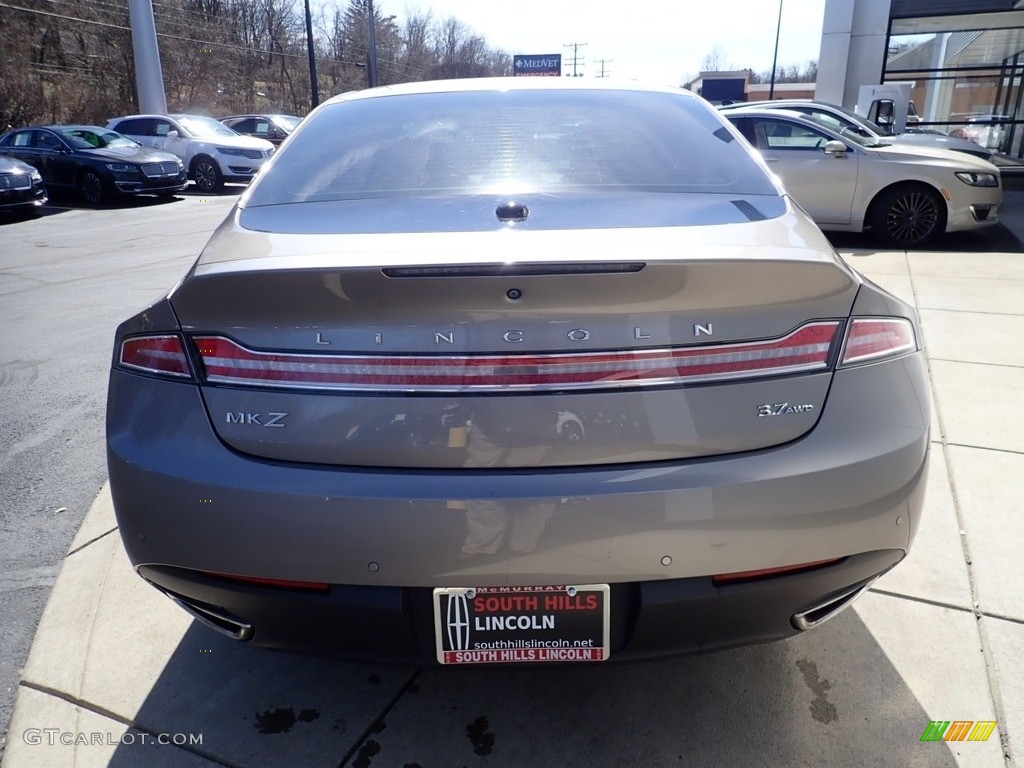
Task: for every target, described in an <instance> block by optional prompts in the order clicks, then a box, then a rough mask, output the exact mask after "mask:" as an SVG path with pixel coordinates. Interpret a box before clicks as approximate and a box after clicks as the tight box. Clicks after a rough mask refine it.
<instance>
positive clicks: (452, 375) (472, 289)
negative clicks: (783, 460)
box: [170, 214, 859, 469]
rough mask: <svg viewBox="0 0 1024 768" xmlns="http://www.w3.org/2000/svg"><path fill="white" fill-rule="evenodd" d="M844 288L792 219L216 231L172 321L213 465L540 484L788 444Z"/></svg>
mask: <svg viewBox="0 0 1024 768" xmlns="http://www.w3.org/2000/svg"><path fill="white" fill-rule="evenodd" d="M225 229H227V230H230V232H229V234H230V238H229V239H228V240H223V239H222V236H223V234H224V230H225ZM764 242H783V243H791V245H787V246H784V247H775V248H772V247H767V246H765V245H763V243H764ZM858 286H859V281H858V279H857V277H856V276H855V275H854V273H852V272H851V271H850V270H849V269H847V268H846V267H845V266H844V265H842V263H841V262H840V261H839V260H838V259H837V258H836V257H835V256H834V254H833V253H832V252H831V249H830V248H829V247H828V245H827V243H826V242H825V241H824V239H823V238H822V237H821V235H820V233H818V232H817V230H816V229H814V228H813V227H811V226H810V225H808V224H806V223H804V219H803V218H802V217H800V216H798V215H792V214H787V215H784V216H781V217H778V218H775V219H771V220H769V221H763V222H757V223H756V224H749V225H743V226H731V227H726V226H721V227H652V228H649V229H627V228H621V229H607V230H575V231H550V230H549V231H524V230H520V231H511V230H507V231H499V232H472V233H460V234H448V233H422V234H416V235H409V234H396V235H381V234H376V235H366V236H362V235H329V234H323V235H307V236H303V235H292V234H290V235H280V234H271V233H261V232H252V231H249V230H245V229H242V228H241V227H238V226H237V224H235V223H231V222H230V221H229V222H228V223H226V224H225V227H224V228H222V231H221V233H219V234H218V236H215V238H214V240H213V241H212V242H211V245H210V247H209V248H208V251H207V253H206V254H204V257H203V259H201V260H200V262H199V263H198V264H197V266H196V268H195V269H194V270H193V272H192V273H191V274H190V275H189V276H188V278H186V280H185V281H183V283H182V284H181V285H180V286H179V287H178V288H177V289H176V290H175V291H174V292H173V293H172V295H171V297H170V299H171V303H172V306H173V308H174V310H175V312H176V314H177V316H178V319H179V322H180V323H181V325H182V328H183V330H184V331H185V333H186V335H187V336H188V337H189V338H190V339H191V340H192V344H193V346H194V352H195V356H196V359H197V360H201V361H202V365H201V369H202V372H201V376H202V393H203V397H204V399H205V402H206V405H207V408H208V411H209V414H210V418H211V420H212V423H213V426H214V428H215V429H216V431H217V433H218V434H219V435H220V437H221V439H223V440H224V441H225V443H227V444H228V445H230V446H231V447H232V448H235V449H237V450H239V451H242V452H245V453H248V454H251V455H254V456H260V457H264V458H268V459H277V460H286V461H299V462H314V463H321V464H333V465H347V466H373V467H395V468H424V469H427V468H445V469H453V468H474V467H508V468H526V467H530V468H537V467H556V466H583V465H594V464H611V463H622V462H640V461H656V460H672V459H682V458H693V457H702V456H712V455H718V454H724V453H734V452H739V451H748V450H755V449H759V448H765V447H769V446H773V445H778V444H781V443H785V442H788V441H790V440H794V439H796V438H798V437H800V436H801V435H802V434H804V433H806V432H807V431H808V430H809V429H811V428H812V427H813V425H814V424H815V423H816V421H817V419H818V416H819V414H820V411H821V409H822V408H823V406H824V403H825V397H826V394H827V391H828V386H829V382H830V377H831V373H830V370H831V366H832V363H833V360H834V355H835V354H836V353H837V351H838V347H839V343H840V340H841V337H842V332H843V328H844V321H845V319H846V317H847V316H848V314H849V312H850V308H851V306H852V304H853V300H854V297H855V295H856V292H857V288H858Z"/></svg>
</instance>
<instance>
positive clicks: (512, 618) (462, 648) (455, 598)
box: [434, 584, 611, 665]
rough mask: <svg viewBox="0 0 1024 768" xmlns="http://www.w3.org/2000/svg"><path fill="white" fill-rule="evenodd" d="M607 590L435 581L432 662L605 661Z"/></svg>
mask: <svg viewBox="0 0 1024 768" xmlns="http://www.w3.org/2000/svg"><path fill="white" fill-rule="evenodd" d="M609 594H610V589H609V586H608V585H607V584H579V585H562V586H532V587H438V588H436V589H435V590H434V637H435V640H436V646H437V660H438V663H440V664H446V665H452V664H514V663H562V662H580V661H605V660H607V659H608V656H609V655H610V649H609V642H608V641H609V614H610V610H611V605H610V600H609Z"/></svg>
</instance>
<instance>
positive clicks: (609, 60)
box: [597, 59, 615, 77]
mask: <svg viewBox="0 0 1024 768" xmlns="http://www.w3.org/2000/svg"><path fill="white" fill-rule="evenodd" d="M613 61H615V59H597V63H598V64H600V65H601V74H600V75H598V77H608V75H607V74H605V71H604V65H605V64H611V63H612V62H613Z"/></svg>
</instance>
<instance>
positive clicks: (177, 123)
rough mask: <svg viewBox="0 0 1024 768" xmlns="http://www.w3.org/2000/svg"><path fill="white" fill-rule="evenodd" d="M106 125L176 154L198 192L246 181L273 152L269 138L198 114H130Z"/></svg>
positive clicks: (142, 142) (137, 139)
mask: <svg viewBox="0 0 1024 768" xmlns="http://www.w3.org/2000/svg"><path fill="white" fill-rule="evenodd" d="M107 128H109V129H110V130H112V131H117V132H118V133H121V134H124V135H125V136H130V137H131V138H133V139H135V140H136V141H137V142H139V143H140V144H142V145H143V146H146V147H156V148H157V149H162V150H164V151H165V152H170V153H171V154H172V155H177V156H178V157H179V158H181V161H182V162H183V163H184V164H185V167H186V168H187V169H188V177H189V178H190V179H192V180H193V181H194V182H195V183H196V186H197V187H198V188H199V190H200V191H201V192H216V191H217V190H219V189H220V188H221V187H223V186H224V183H225V182H242V183H248V182H249V180H250V179H252V178H253V176H255V175H256V172H257V171H258V170H259V169H260V168H261V167H262V166H263V163H265V162H266V161H267V158H269V157H270V156H271V155H272V154H273V153H274V145H273V144H271V143H270V142H269V141H265V140H263V139H257V138H253V137H252V136H241V135H239V134H238V133H236V132H235V131H233V130H231V129H230V128H228V127H227V126H226V125H223V124H222V123H220V122H218V121H217V120H214V119H213V118H212V117H203V116H201V115H131V116H128V117H118V118H114V119H113V120H111V121H110V122H108V123H107Z"/></svg>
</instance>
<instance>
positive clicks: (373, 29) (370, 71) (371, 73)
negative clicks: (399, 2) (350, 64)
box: [366, 0, 377, 88]
mask: <svg viewBox="0 0 1024 768" xmlns="http://www.w3.org/2000/svg"><path fill="white" fill-rule="evenodd" d="M366 6H367V8H368V9H369V12H370V14H369V15H370V41H369V42H370V50H369V51H367V52H366V79H367V80H368V81H369V84H370V87H371V88H376V87H377V19H376V14H375V13H374V11H373V0H367V2H366Z"/></svg>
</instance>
